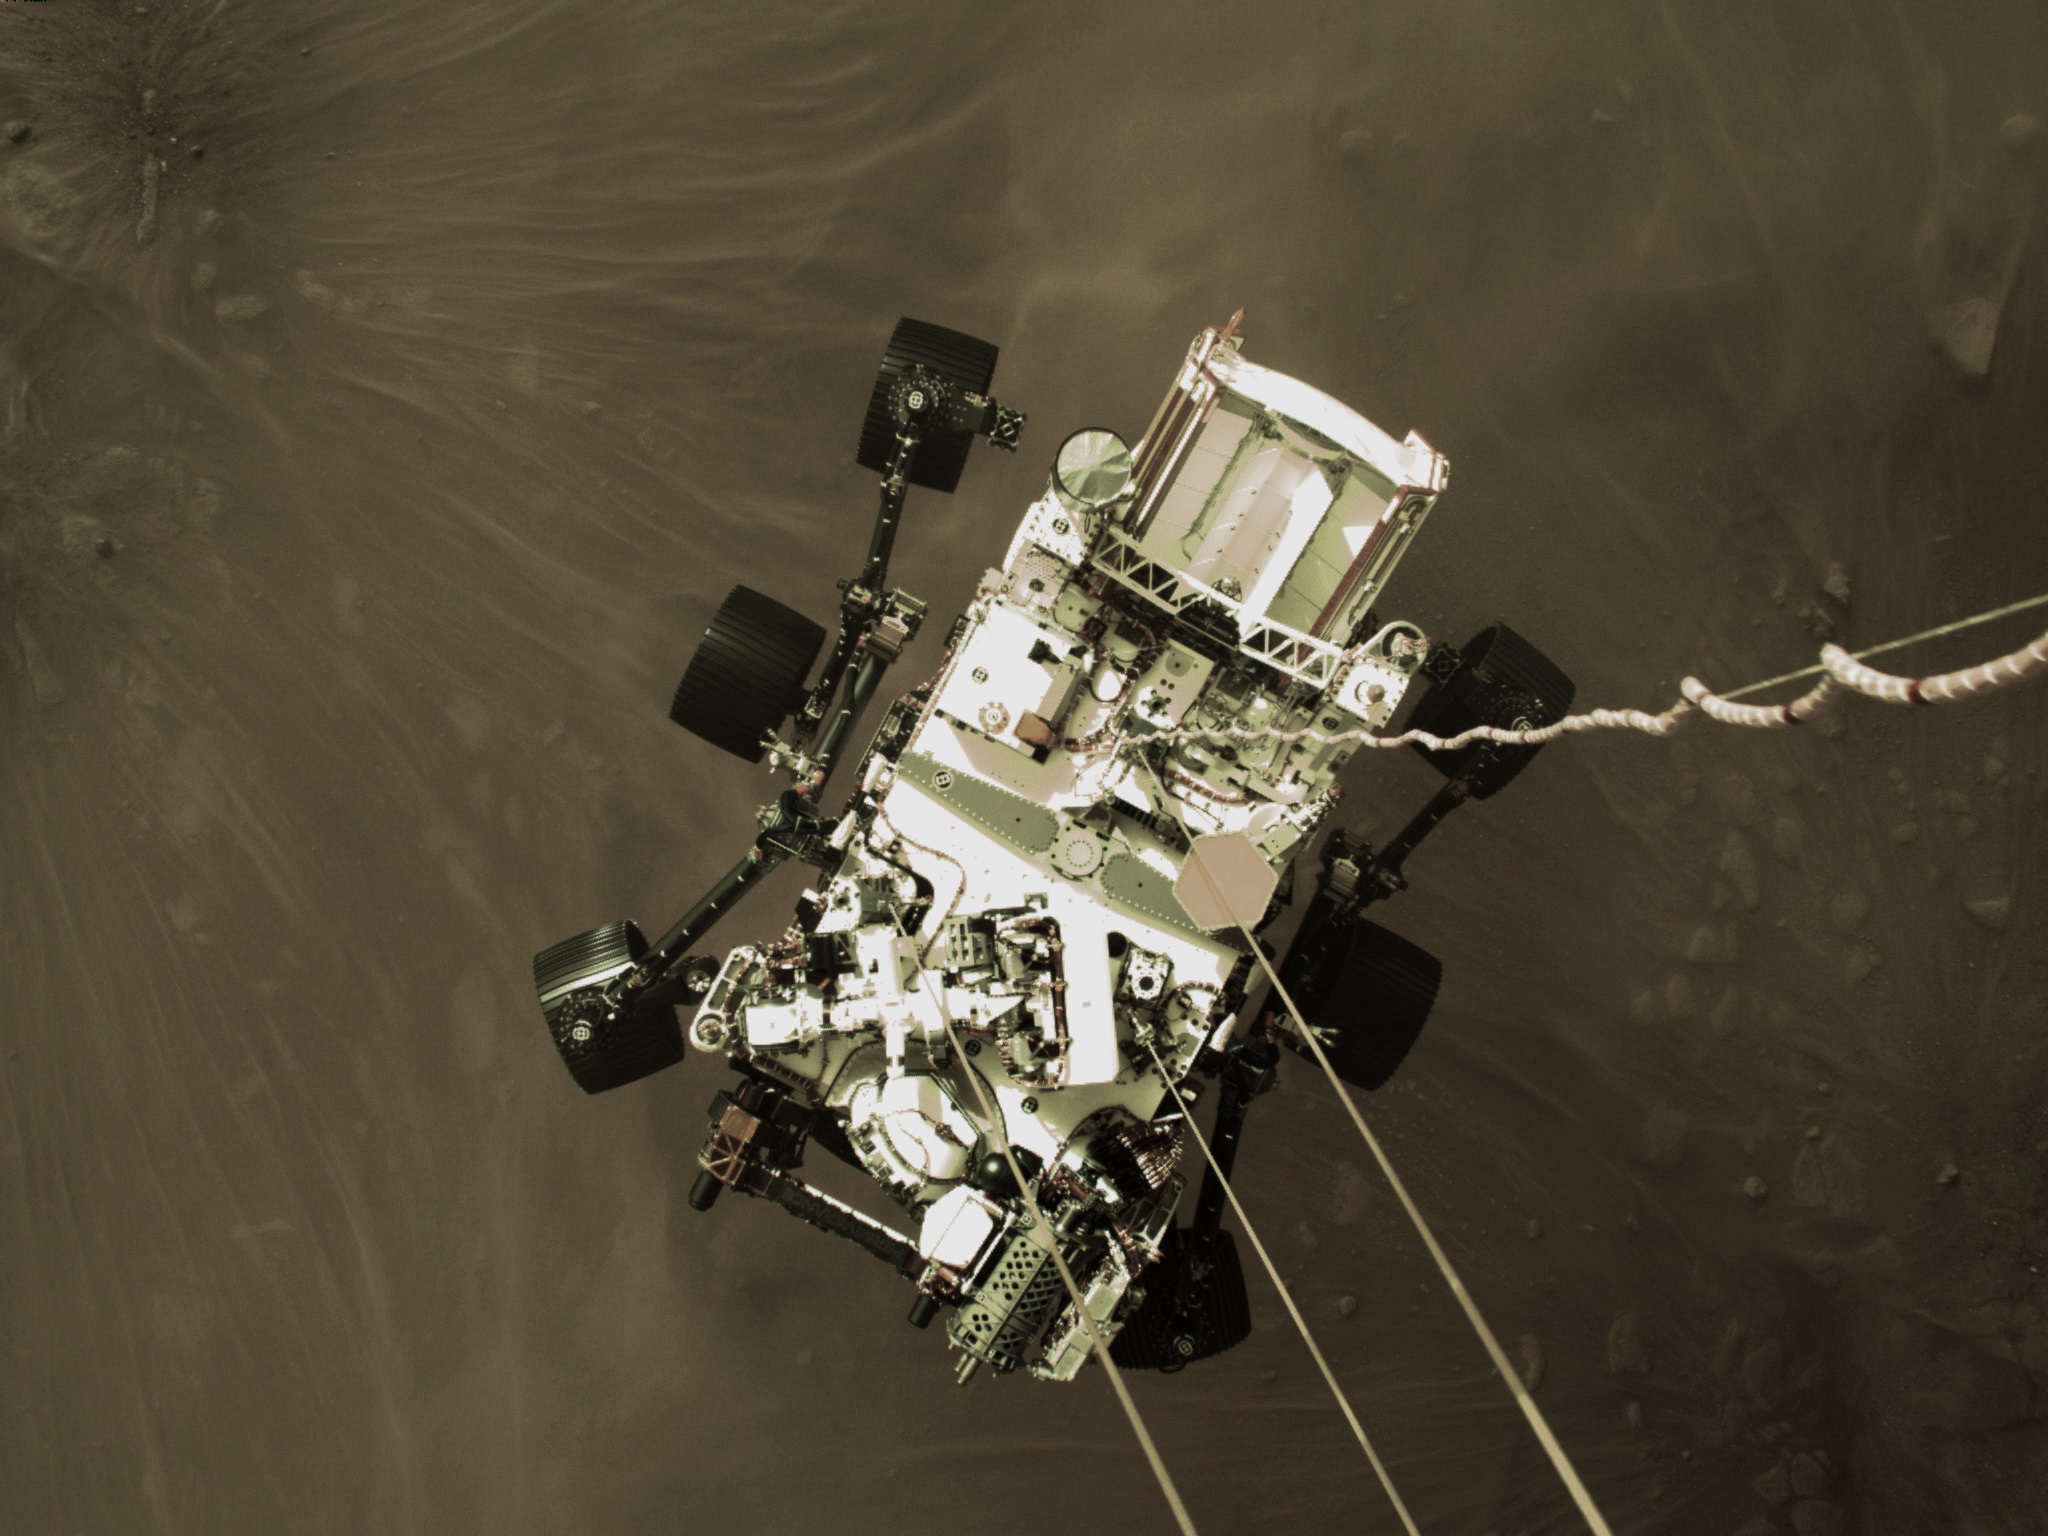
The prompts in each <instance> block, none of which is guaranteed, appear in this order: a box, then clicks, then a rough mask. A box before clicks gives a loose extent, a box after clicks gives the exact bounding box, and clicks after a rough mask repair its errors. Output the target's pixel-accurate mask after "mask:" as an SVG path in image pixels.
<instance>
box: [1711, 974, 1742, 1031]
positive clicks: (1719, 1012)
mask: <svg viewBox="0 0 2048 1536" xmlns="http://www.w3.org/2000/svg"><path fill="white" fill-rule="evenodd" d="M1741 1007H1742V998H1741V995H1740V994H1739V993H1737V992H1736V990H1735V989H1734V988H1733V987H1730V988H1729V989H1728V990H1727V991H1726V992H1723V993H1722V994H1721V996H1720V997H1719V999H1717V1000H1716V1002H1715V1003H1714V1006H1713V1008H1712V1009H1711V1010H1710V1011H1709V1012H1708V1014H1707V1028H1708V1030H1709V1031H1711V1032H1712V1034H1713V1036H1714V1038H1715V1039H1716V1040H1726V1039H1727V1038H1728V1037H1729V1036H1730V1035H1732V1034H1734V1033H1735V1024H1736V1015H1737V1014H1738V1013H1739V1012H1740V1010H1741Z"/></svg>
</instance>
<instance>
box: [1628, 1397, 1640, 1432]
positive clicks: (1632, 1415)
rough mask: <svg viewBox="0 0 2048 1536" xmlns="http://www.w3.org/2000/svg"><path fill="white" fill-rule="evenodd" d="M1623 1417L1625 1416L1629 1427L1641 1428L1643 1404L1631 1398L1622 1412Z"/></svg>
mask: <svg viewBox="0 0 2048 1536" xmlns="http://www.w3.org/2000/svg"><path fill="white" fill-rule="evenodd" d="M1624 1417H1626V1418H1627V1420H1628V1427H1629V1428H1630V1429H1641V1428H1642V1427H1643V1405H1642V1404H1641V1403H1638V1402H1635V1401H1634V1400H1631V1401H1630V1402H1629V1405H1628V1408H1627V1410H1626V1411H1625V1413H1624Z"/></svg>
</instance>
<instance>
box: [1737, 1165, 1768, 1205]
mask: <svg viewBox="0 0 2048 1536" xmlns="http://www.w3.org/2000/svg"><path fill="white" fill-rule="evenodd" d="M1742 1192H1743V1193H1744V1194H1745V1195H1747V1196H1749V1198H1750V1199H1752V1200H1754V1201H1756V1202H1757V1204H1759V1205H1761V1204H1763V1202H1764V1201H1766V1200H1768V1199H1770V1198H1771V1186H1770V1185H1768V1184H1766V1183H1765V1182H1764V1181H1763V1180H1762V1179H1760V1178H1758V1177H1757V1176H1756V1175H1755V1174H1753V1173H1752V1174H1751V1175H1750V1176H1749V1177H1748V1178H1746V1179H1744V1180H1743V1181H1742Z"/></svg>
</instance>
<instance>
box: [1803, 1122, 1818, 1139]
mask: <svg viewBox="0 0 2048 1536" xmlns="http://www.w3.org/2000/svg"><path fill="white" fill-rule="evenodd" d="M1806 1139H1807V1140H1808V1141H1819V1140H1820V1127H1819V1126H1817V1125H1809V1126H1808V1127H1807V1128H1806Z"/></svg>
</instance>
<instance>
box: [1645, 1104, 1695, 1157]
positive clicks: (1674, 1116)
mask: <svg viewBox="0 0 2048 1536" xmlns="http://www.w3.org/2000/svg"><path fill="white" fill-rule="evenodd" d="M1685 1131H1686V1122H1685V1116H1683V1115H1682V1114H1680V1113H1679V1112H1678V1111H1677V1110H1675V1109H1673V1108H1672V1107H1671V1106H1670V1105H1669V1104H1667V1103H1665V1102H1664V1101H1663V1100H1662V1099H1659V1100H1658V1101H1657V1102H1656V1103H1655V1104H1653V1105H1651V1106H1650V1113H1649V1114H1648V1115H1647V1116H1646V1117H1645V1118H1644V1120H1643V1161H1644V1162H1646V1163H1648V1164H1649V1165H1650V1166H1651V1167H1652V1168H1655V1169H1658V1170H1660V1171H1661V1172H1664V1173H1669V1172H1671V1171H1672V1170H1673V1169H1674V1168H1676V1167H1677V1166H1678V1165H1679V1164H1680V1163H1682V1162H1684V1161H1685Z"/></svg>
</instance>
